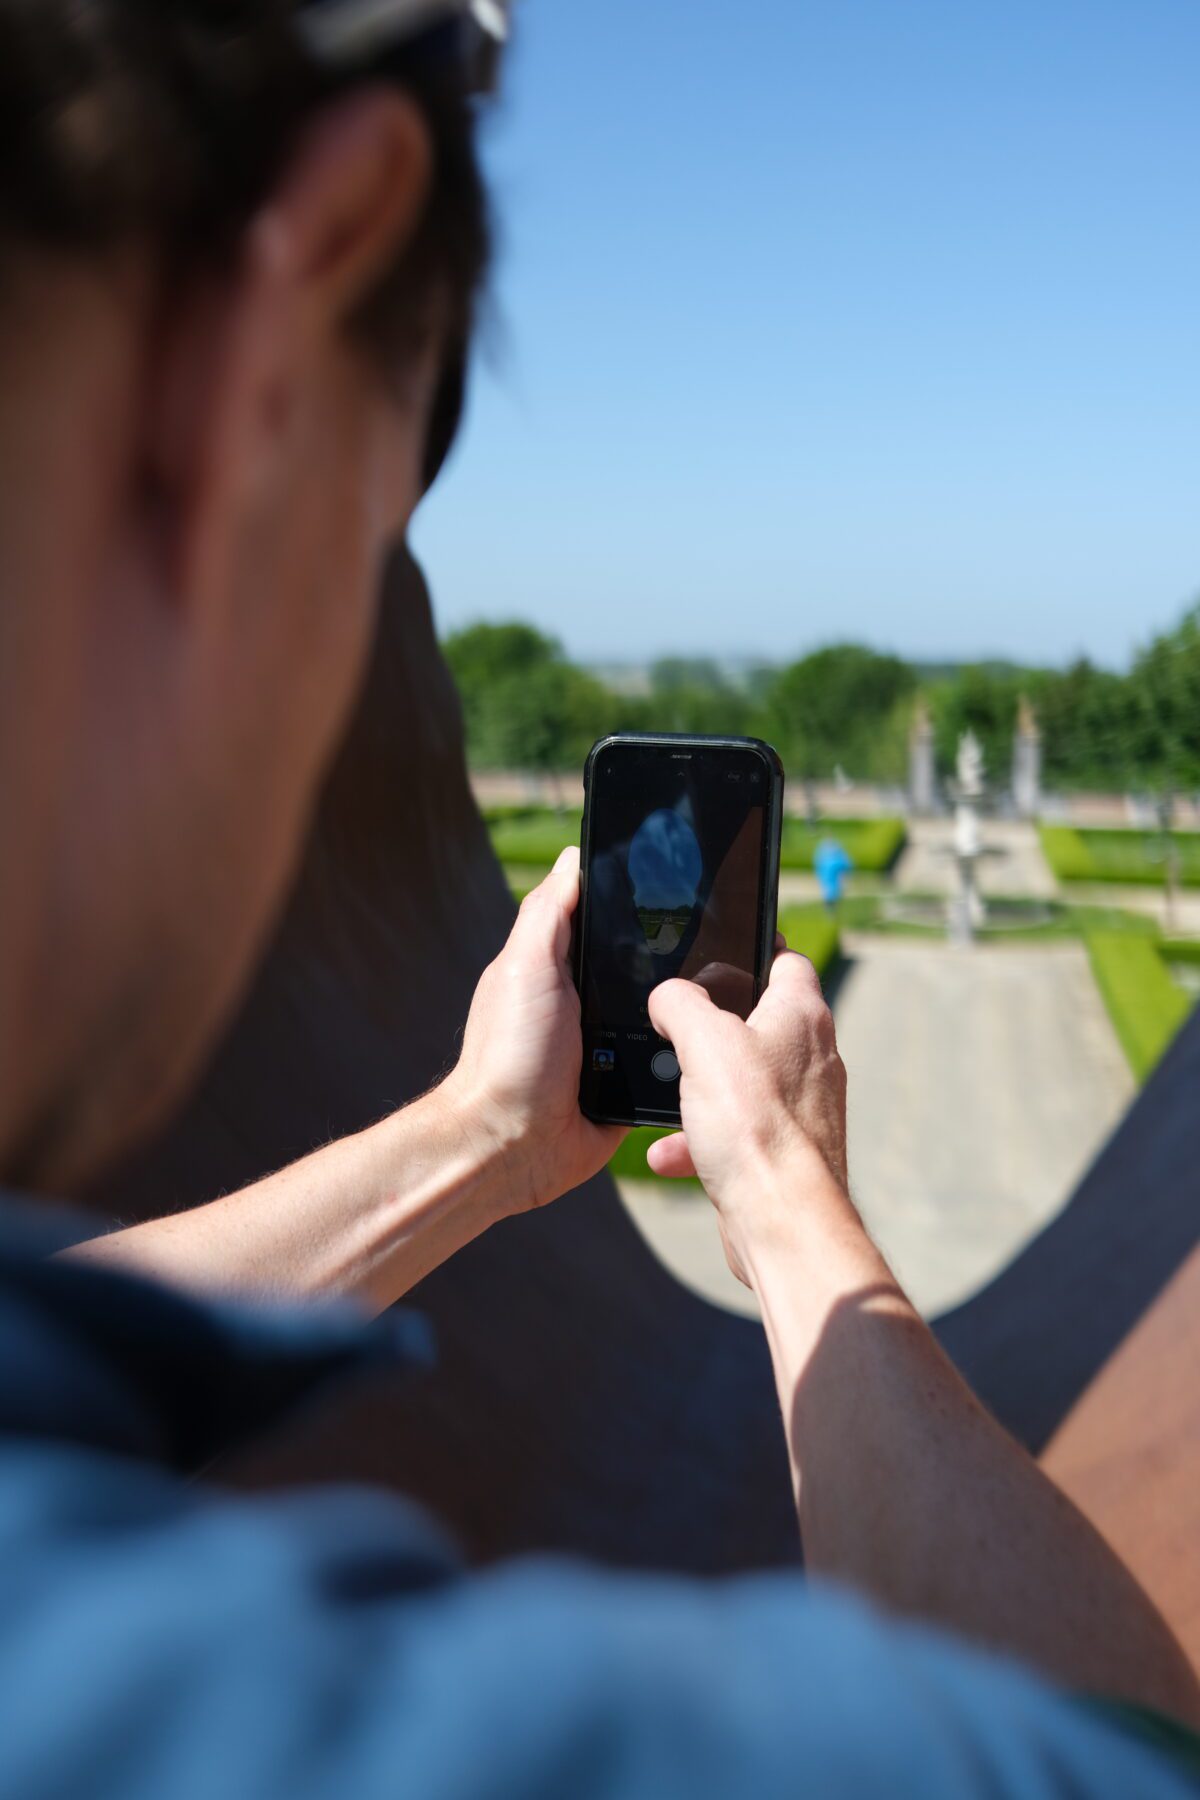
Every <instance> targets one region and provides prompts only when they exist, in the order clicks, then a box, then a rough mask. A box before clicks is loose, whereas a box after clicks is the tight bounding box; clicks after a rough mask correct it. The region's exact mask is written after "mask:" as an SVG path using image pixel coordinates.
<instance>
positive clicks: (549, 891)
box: [509, 847, 579, 963]
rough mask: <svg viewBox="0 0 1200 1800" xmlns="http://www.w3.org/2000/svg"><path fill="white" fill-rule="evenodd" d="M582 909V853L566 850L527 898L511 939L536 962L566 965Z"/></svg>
mask: <svg viewBox="0 0 1200 1800" xmlns="http://www.w3.org/2000/svg"><path fill="white" fill-rule="evenodd" d="M578 905H579V851H578V850H577V849H576V848H574V847H572V848H570V849H567V850H564V851H563V853H562V855H561V856H560V857H559V859H558V861H557V862H556V863H555V865H554V867H553V868H552V869H551V871H550V873H549V875H547V876H546V879H545V880H544V881H543V882H542V883H541V884H540V886H538V887H536V888H534V890H533V892H532V893H531V894H527V895H526V897H525V899H524V900H523V901H522V903H521V908H520V911H519V912H518V914H517V922H516V925H515V926H514V927H513V932H512V937H511V938H510V939H509V942H510V944H512V945H513V947H514V949H516V950H517V951H518V952H519V953H520V954H521V955H522V956H523V957H532V958H533V960H534V961H540V960H541V959H543V958H546V957H548V958H550V959H552V960H553V961H555V962H559V963H563V962H565V961H566V959H567V957H568V955H569V953H570V948H571V920H572V919H573V917H574V915H575V911H576V908H577V907H578Z"/></svg>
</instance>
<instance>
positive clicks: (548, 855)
mask: <svg viewBox="0 0 1200 1800" xmlns="http://www.w3.org/2000/svg"><path fill="white" fill-rule="evenodd" d="M485 817H486V819H487V826H488V830H489V832H490V833H491V838H492V844H493V847H494V848H495V851H496V855H497V856H498V857H499V859H500V861H501V862H502V863H506V864H508V865H510V866H512V865H515V866H518V867H522V868H532V867H542V866H545V867H549V865H550V864H551V863H553V862H554V861H555V860H556V858H557V857H558V856H559V854H560V853H561V852H562V851H563V850H565V849H566V847H567V845H568V844H577V843H578V842H579V832H580V827H581V825H582V823H583V815H582V813H580V812H577V811H573V810H571V811H567V812H561V813H559V812H555V811H553V810H552V809H551V808H523V807H510V806H506V807H497V808H495V809H494V810H493V811H490V812H488V813H487V814H486V815H485ZM906 835H907V833H906V830H905V825H904V821H903V820H902V819H823V820H821V821H820V822H819V823H818V824H817V825H815V826H812V825H808V824H806V823H805V821H804V820H803V819H786V820H785V821H784V827H783V857H782V862H783V867H784V868H785V869H791V870H810V869H811V868H812V866H813V858H814V855H815V853H816V848H817V845H818V844H819V843H820V842H821V841H822V839H824V838H836V839H837V841H838V843H839V844H841V846H842V848H843V849H844V850H845V851H846V853H847V855H848V856H849V857H850V858H851V859H852V861H853V863H854V867H855V869H857V870H860V871H861V872H862V873H863V874H865V875H882V874H885V873H886V872H887V870H889V869H890V868H891V867H892V864H893V863H894V862H895V861H896V858H897V857H898V856H899V854H900V852H901V850H902V849H903V848H904V843H905V838H906Z"/></svg>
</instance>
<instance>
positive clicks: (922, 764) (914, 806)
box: [908, 700, 937, 818]
mask: <svg viewBox="0 0 1200 1800" xmlns="http://www.w3.org/2000/svg"><path fill="white" fill-rule="evenodd" d="M908 804H909V807H910V809H911V810H912V812H913V813H914V814H915V815H916V816H917V817H918V818H924V817H927V816H928V815H929V814H931V813H934V812H936V811H937V773H936V769H935V766H934V755H933V721H932V720H931V719H930V717H929V708H928V707H927V706H926V704H925V702H924V701H923V700H920V701H918V702H917V710H916V713H915V714H914V716H913V724H912V732H911V734H910V736H909V740H908Z"/></svg>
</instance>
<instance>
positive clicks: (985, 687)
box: [929, 663, 1027, 783]
mask: <svg viewBox="0 0 1200 1800" xmlns="http://www.w3.org/2000/svg"><path fill="white" fill-rule="evenodd" d="M1026 680H1027V676H1026V672H1025V671H1018V670H1012V669H996V668H994V667H989V666H988V665H987V664H986V663H969V664H967V665H966V666H965V667H964V668H961V669H959V671H958V672H957V674H955V675H953V676H952V677H951V678H950V679H949V680H948V681H944V682H942V683H940V684H939V685H938V686H937V687H935V688H932V689H931V690H930V695H929V699H930V711H931V713H932V715H933V727H934V742H935V749H936V754H937V759H938V766H939V767H940V768H941V769H942V770H943V771H944V772H945V773H951V772H952V771H953V769H954V767H955V765H956V763H957V760H958V743H959V739H960V738H961V737H962V736H963V734H964V733H965V732H968V731H972V732H974V734H975V736H976V737H977V738H978V740H979V742H980V744H981V745H982V747H983V755H984V762H985V764H986V766H987V772H988V776H989V779H990V780H991V781H992V782H999V783H1003V782H1005V781H1007V779H1008V776H1009V774H1010V772H1011V769H1012V746H1013V733H1014V732H1015V730H1016V724H1017V707H1018V706H1019V705H1020V700H1021V693H1022V691H1023V689H1024V687H1025V685H1026Z"/></svg>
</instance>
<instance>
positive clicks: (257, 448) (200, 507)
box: [147, 90, 432, 598]
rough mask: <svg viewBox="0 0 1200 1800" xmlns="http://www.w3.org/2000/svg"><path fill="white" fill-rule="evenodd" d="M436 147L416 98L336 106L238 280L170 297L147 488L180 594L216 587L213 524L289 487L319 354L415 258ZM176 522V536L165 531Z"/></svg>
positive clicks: (251, 235)
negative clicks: (302, 410) (380, 285)
mask: <svg viewBox="0 0 1200 1800" xmlns="http://www.w3.org/2000/svg"><path fill="white" fill-rule="evenodd" d="M431 170H432V146H431V144H430V141H429V134H428V131H427V128H426V125H425V122H424V119H423V117H422V115H421V113H420V112H419V110H418V109H417V107H416V106H415V104H414V103H413V102H412V101H411V100H410V99H408V98H407V97H406V96H405V95H403V94H400V93H397V92H393V91H391V90H378V91H375V90H367V91H364V92H361V93H358V94H355V95H352V96H350V97H349V98H347V99H346V100H344V101H341V102H338V103H336V104H333V105H331V106H329V107H327V108H326V109H324V110H323V111H322V112H321V113H320V114H319V115H318V116H317V117H316V118H315V119H314V120H313V122H312V123H311V124H310V125H309V126H308V127H307V129H306V130H305V131H304V133H303V134H302V136H301V138H300V139H299V141H298V143H297V145H296V147H295V149H294V152H293V154H292V157H291V159H290V161H289V163H288V164H287V165H286V167H285V168H284V170H283V173H282V174H281V176H280V178H279V180H278V181H277V183H276V186H275V190H274V192H273V194H272V195H271V197H270V199H269V200H268V201H267V202H266V203H265V205H264V206H263V208H262V209H261V210H260V212H259V214H258V215H257V217H256V218H255V219H253V220H252V221H251V223H250V225H249V226H248V227H247V229H246V232H245V235H244V239H243V246H242V252H241V256H240V258H239V259H238V260H237V262H236V263H235V264H234V266H233V268H232V270H231V271H230V272H227V273H225V274H223V275H214V276H213V277H212V278H211V279H209V280H207V281H205V280H202V281H200V282H198V283H197V284H196V285H195V286H194V287H193V288H192V289H191V290H189V292H187V293H186V294H179V293H176V294H174V295H173V296H172V297H171V298H170V299H169V301H168V305H167V309H166V315H165V316H164V318H163V321H162V324H161V327H160V331H159V334H158V341H157V345H156V349H155V353H154V365H153V369H152V377H151V380H150V381H149V382H148V389H149V393H150V417H149V420H148V432H147V461H148V465H149V472H150V482H149V489H150V492H151V493H152V494H153V495H154V497H155V502H156V508H157V511H158V512H159V514H160V515H161V514H164V512H165V519H164V518H160V520H159V527H160V529H159V537H160V540H162V547H163V548H165V549H166V550H167V552H168V554H169V555H170V558H171V562H172V565H173V566H172V571H171V573H172V579H171V581H170V584H169V585H170V588H171V589H172V590H173V591H174V592H175V593H176V594H177V595H178V596H179V597H180V598H183V597H184V596H186V595H187V594H189V593H192V594H194V593H195V592H196V591H197V584H199V585H200V587H202V588H204V587H208V586H209V585H210V584H209V583H208V582H207V581H206V580H205V574H206V572H207V573H210V574H213V575H215V576H218V577H219V574H220V572H219V571H217V570H209V571H206V570H205V568H204V566H203V565H204V563H205V561H206V555H205V546H206V544H207V545H208V546H209V548H210V549H211V548H212V534H211V533H210V532H209V531H208V530H207V529H206V526H207V525H208V524H209V523H211V522H212V520H213V519H214V518H215V517H217V516H220V515H222V514H224V516H225V517H226V518H228V517H229V516H230V513H229V508H230V506H231V505H232V506H233V508H234V509H235V510H244V509H245V507H246V506H247V505H248V504H253V502H254V500H255V498H256V497H259V496H261V494H262V491H263V489H264V488H267V487H269V486H270V485H271V484H272V482H273V481H274V480H276V479H277V478H278V475H279V473H280V466H281V451H282V449H283V447H284V444H285V442H286V440H287V438H288V434H289V425H290V422H291V419H292V416H293V414H294V413H295V411H296V407H297V404H298V402H299V398H300V395H301V392H302V390H303V387H304V384H305V381H306V379H307V377H308V374H309V372H310V371H311V369H312V366H313V358H314V356H320V355H321V354H322V353H323V351H324V350H325V349H326V347H327V346H328V345H329V344H330V343H331V342H333V341H334V340H335V339H336V338H338V337H339V336H340V333H341V331H342V329H343V326H344V323H345V321H346V319H347V318H348V317H349V316H350V315H351V314H352V313H353V312H354V311H355V309H356V308H357V306H358V305H359V304H360V303H361V302H362V301H363V300H365V299H366V298H367V296H368V295H369V294H370V292H371V289H372V287H373V286H374V285H375V283H376V282H377V281H378V280H379V278H380V277H381V276H382V275H383V274H384V273H385V272H386V270H387V268H388V267H389V266H390V265H391V264H393V263H394V262H395V260H396V258H397V257H398V256H400V255H402V254H403V252H404V249H405V247H406V244H407V243H408V242H409V241H410V240H411V238H412V237H413V235H414V234H415V232H416V231H417V229H418V227H419V225H420V222H421V218H422V215H423V212H424V208H425V204H426V200H427V197H428V192H429V183H430V176H431ZM163 525H165V530H163V529H162V527H163Z"/></svg>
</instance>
